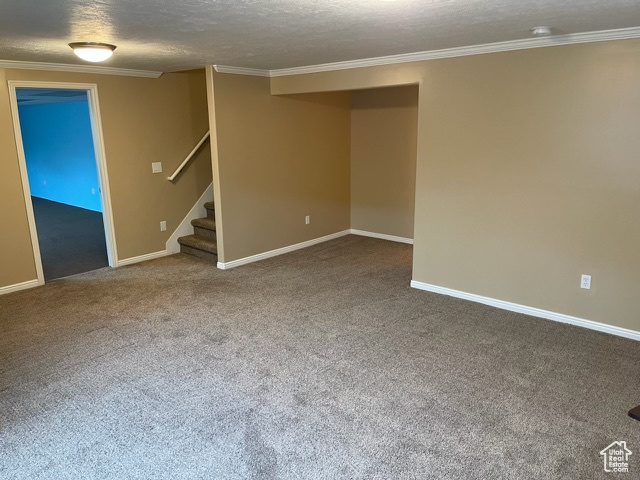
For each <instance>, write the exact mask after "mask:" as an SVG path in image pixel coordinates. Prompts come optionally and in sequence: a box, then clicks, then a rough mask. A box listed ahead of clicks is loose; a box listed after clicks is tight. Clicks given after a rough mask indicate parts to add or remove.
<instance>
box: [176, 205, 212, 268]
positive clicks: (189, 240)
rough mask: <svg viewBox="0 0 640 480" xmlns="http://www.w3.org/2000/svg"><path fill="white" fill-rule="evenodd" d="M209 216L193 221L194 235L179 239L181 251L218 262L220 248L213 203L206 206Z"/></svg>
mask: <svg viewBox="0 0 640 480" xmlns="http://www.w3.org/2000/svg"><path fill="white" fill-rule="evenodd" d="M204 208H206V209H207V216H206V217H204V218H196V219H194V220H191V225H193V235H187V236H185V237H180V238H178V243H179V244H180V251H181V252H183V253H188V254H190V255H195V256H196V257H200V258H206V259H208V260H212V261H217V260H218V246H217V245H216V219H215V212H214V210H213V202H207V203H205V204H204Z"/></svg>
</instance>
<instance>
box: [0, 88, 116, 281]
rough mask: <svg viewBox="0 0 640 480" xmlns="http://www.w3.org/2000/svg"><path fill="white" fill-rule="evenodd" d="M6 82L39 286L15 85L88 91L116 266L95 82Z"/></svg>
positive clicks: (39, 262)
mask: <svg viewBox="0 0 640 480" xmlns="http://www.w3.org/2000/svg"><path fill="white" fill-rule="evenodd" d="M7 83H8V85H9V99H10V105H11V114H12V116H13V132H14V135H15V140H16V150H17V151H18V164H19V167H20V176H21V178H22V192H23V194H24V202H25V207H26V210H27V219H28V221H29V232H30V235H31V246H32V247H33V259H34V262H35V265H36V275H37V277H38V278H37V279H38V285H43V284H44V273H43V271H42V257H41V256H40V244H39V242H38V232H37V229H36V221H35V216H34V214H33V204H32V203H31V189H30V188H29V176H28V172H27V161H26V157H25V154H24V145H23V143H22V130H21V128H20V116H19V112H18V97H17V95H16V89H17V88H50V89H58V90H65V89H66V90H84V91H86V92H87V102H88V104H89V119H90V121H91V134H92V137H93V150H94V155H95V159H96V167H97V171H98V187H99V188H100V202H101V204H102V221H103V224H104V236H105V241H106V244H107V258H108V261H109V266H110V267H116V266H117V264H118V263H117V262H118V250H117V248H116V235H115V227H114V223H113V211H112V209H111V192H110V190H109V177H108V174H107V161H106V152H105V147H104V138H103V134H102V119H101V115H100V103H99V101H98V85H97V84H95V83H71V82H36V81H24V80H9V81H8V82H7Z"/></svg>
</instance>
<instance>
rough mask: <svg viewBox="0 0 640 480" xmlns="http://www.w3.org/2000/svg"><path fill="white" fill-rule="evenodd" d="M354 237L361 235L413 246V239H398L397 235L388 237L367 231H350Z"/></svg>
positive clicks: (353, 229)
mask: <svg viewBox="0 0 640 480" xmlns="http://www.w3.org/2000/svg"><path fill="white" fill-rule="evenodd" d="M350 232H351V234H352V235H360V236H362V237H371V238H379V239H381V240H389V241H391V242H399V243H408V244H409V245H413V238H406V237H397V236H396V235H387V234H386V233H375V232H367V231H366V230H356V229H355V228H352V229H351V230H350Z"/></svg>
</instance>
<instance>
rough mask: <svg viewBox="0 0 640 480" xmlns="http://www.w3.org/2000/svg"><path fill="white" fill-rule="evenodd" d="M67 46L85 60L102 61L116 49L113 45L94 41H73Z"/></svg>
mask: <svg viewBox="0 0 640 480" xmlns="http://www.w3.org/2000/svg"><path fill="white" fill-rule="evenodd" d="M69 46H70V47H71V48H72V49H73V53H75V54H76V55H77V56H78V57H80V58H81V59H83V60H86V61H87V62H104V61H105V60H106V59H107V58H109V57H110V56H111V55H113V51H114V50H115V49H116V46H115V45H110V44H108V43H96V42H74V43H70V44H69Z"/></svg>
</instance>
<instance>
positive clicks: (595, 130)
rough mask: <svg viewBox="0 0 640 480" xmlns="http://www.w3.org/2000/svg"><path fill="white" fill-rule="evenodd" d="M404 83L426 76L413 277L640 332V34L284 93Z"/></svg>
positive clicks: (299, 86) (291, 80) (310, 84)
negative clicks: (584, 281)
mask: <svg viewBox="0 0 640 480" xmlns="http://www.w3.org/2000/svg"><path fill="white" fill-rule="evenodd" d="M394 81H397V82H398V83H411V82H412V81H413V82H420V83H421V85H420V100H419V110H418V113H419V119H418V164H417V177H416V212H415V215H416V220H415V232H414V239H415V247H414V271H413V278H414V279H415V280H417V281H420V282H425V283H428V284H433V285H438V286H442V287H448V288H452V289H456V290H460V291H464V292H469V293H474V294H479V295H483V296H487V297H492V298H496V299H501V300H506V301H510V302H515V303H518V304H523V305H528V306H532V307H537V308H542V309H546V310H551V311H554V312H559V313H564V314H568V315H572V316H576V317H581V318H586V319H589V320H593V321H598V322H602V323H606V324H610V325H614V326H620V327H624V328H629V329H632V330H638V331H640V295H638V292H640V279H639V278H640V277H638V272H639V271H640V254H639V253H638V251H639V250H638V246H639V245H640V162H639V161H638V152H640V135H639V134H638V132H640V88H639V86H640V40H625V41H617V42H603V43H593V44H582V45H572V46H563V47H552V48H542V49H534V50H524V51H516V52H509V53H499V54H491V55H479V56H472V57H464V58H455V59H446V60H437V61H428V62H421V63H413V64H405V65H399V66H386V67H379V68H366V69H357V70H351V71H338V72H328V73H323V74H308V75H301V76H297V77H280V78H274V79H272V92H273V93H279V94H284V93H303V92H312V91H325V90H342V89H344V88H371V87H374V86H385V85H389V84H390V83H391V84H392V82H394ZM582 273H588V274H591V275H592V276H593V279H592V289H591V290H582V289H580V288H579V281H580V275H581V274H582Z"/></svg>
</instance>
